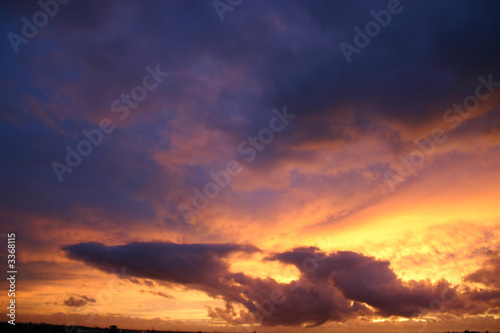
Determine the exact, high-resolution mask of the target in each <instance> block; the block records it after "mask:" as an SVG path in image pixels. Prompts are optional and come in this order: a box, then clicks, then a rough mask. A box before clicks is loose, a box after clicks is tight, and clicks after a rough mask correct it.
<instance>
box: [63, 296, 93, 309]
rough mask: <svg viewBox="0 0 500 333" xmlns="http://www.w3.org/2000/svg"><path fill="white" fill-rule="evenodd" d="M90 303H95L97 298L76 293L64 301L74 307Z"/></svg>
mask: <svg viewBox="0 0 500 333" xmlns="http://www.w3.org/2000/svg"><path fill="white" fill-rule="evenodd" d="M89 303H95V298H92V297H87V296H85V295H75V296H71V297H70V298H68V299H67V300H65V301H64V305H66V306H72V307H81V306H84V305H86V304H89Z"/></svg>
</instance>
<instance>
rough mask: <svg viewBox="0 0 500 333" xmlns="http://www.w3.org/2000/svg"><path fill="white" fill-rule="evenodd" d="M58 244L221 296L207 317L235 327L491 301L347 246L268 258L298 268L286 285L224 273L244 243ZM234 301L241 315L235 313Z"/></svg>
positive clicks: (469, 308)
mask: <svg viewBox="0 0 500 333" xmlns="http://www.w3.org/2000/svg"><path fill="white" fill-rule="evenodd" d="M63 249H64V251H65V252H66V253H67V255H68V257H69V258H72V259H74V260H79V261H82V262H85V263H86V264H88V265H91V266H94V267H97V268H99V269H101V270H104V271H106V272H112V271H120V270H121V269H122V268H125V270H126V272H127V275H128V276H129V277H130V278H134V277H138V278H146V279H153V280H156V281H158V282H160V283H161V282H162V281H163V282H171V283H176V284H180V285H183V286H185V287H188V288H194V289H197V290H201V291H204V292H206V293H207V294H208V295H210V296H212V297H216V298H223V299H224V300H225V301H226V303H227V304H226V308H224V309H222V308H209V315H210V316H211V317H213V318H222V319H224V320H226V321H228V322H231V323H239V324H242V323H262V324H263V325H269V326H273V325H285V326H299V325H304V324H305V325H310V326H311V325H312V326H315V325H321V324H323V323H325V322H327V321H346V320H349V319H350V318H356V317H358V316H364V317H366V316H374V315H378V316H382V317H391V316H401V317H407V318H410V317H415V316H418V315H419V314H424V313H427V312H433V311H443V310H446V311H447V312H449V313H452V314H464V313H469V314H479V313H482V312H484V311H486V310H487V309H488V308H489V307H491V306H495V305H494V302H495V301H494V297H496V296H497V293H496V292H491V291H490V292H485V291H481V290H474V291H473V290H469V291H467V290H466V291H465V292H462V293H459V292H458V291H457V287H455V286H451V285H450V284H449V283H448V282H447V281H445V280H440V281H437V282H435V283H432V282H430V281H429V280H421V281H415V280H410V281H403V280H401V279H400V278H398V277H397V276H396V274H395V273H394V271H393V270H392V269H391V268H390V263H389V262H388V261H386V260H378V259H375V258H373V257H369V256H365V255H363V254H360V253H355V252H345V251H339V252H334V253H330V254H326V253H324V252H322V251H320V250H319V249H317V248H314V247H309V248H296V249H294V250H292V251H287V252H283V253H277V254H273V255H272V256H270V257H267V258H266V260H267V261H279V262H281V263H283V264H291V265H295V266H296V267H297V268H298V269H299V271H300V277H299V279H297V280H296V281H292V282H290V283H280V282H278V281H276V280H274V279H272V278H271V277H268V278H266V279H261V278H254V277H251V276H249V275H247V274H245V273H243V272H239V273H238V272H231V271H229V265H228V263H227V262H226V261H225V259H226V258H227V257H228V256H229V255H231V254H232V253H237V252H243V253H249V254H250V253H253V252H256V251H258V250H257V249H256V248H255V247H252V246H249V245H245V246H242V245H235V244H174V243H158V242H157V243H131V244H127V245H121V246H105V245H102V244H99V243H80V244H75V245H69V246H66V247H64V248H63ZM160 296H164V295H160ZM164 297H165V296H164ZM234 303H240V304H242V305H243V306H244V307H245V308H246V309H247V313H236V311H235V309H234V306H233V304H234ZM368 306H370V307H368Z"/></svg>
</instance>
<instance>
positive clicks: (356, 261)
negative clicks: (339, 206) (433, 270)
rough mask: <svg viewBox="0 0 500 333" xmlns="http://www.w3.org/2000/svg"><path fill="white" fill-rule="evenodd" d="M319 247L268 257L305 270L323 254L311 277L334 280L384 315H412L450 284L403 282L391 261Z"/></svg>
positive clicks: (304, 271) (343, 291)
mask: <svg viewBox="0 0 500 333" xmlns="http://www.w3.org/2000/svg"><path fill="white" fill-rule="evenodd" d="M318 250H319V249H315V248H299V249H295V250H293V251H290V252H285V253H280V254H277V255H274V256H272V257H270V258H269V259H268V260H278V261H280V262H283V263H288V264H293V265H295V266H296V267H297V268H298V269H299V270H301V271H302V272H303V273H306V272H307V266H308V265H311V264H308V263H307V258H315V256H318V255H321V257H319V258H320V260H321V261H320V262H319V264H316V265H317V269H314V271H312V272H310V273H308V274H307V275H308V278H309V279H310V280H311V281H313V282H315V281H320V282H323V281H329V280H331V281H333V283H334V284H335V286H336V287H338V288H339V289H340V290H341V291H342V293H343V294H344V296H345V297H346V298H348V299H351V300H355V301H358V302H362V303H366V304H368V305H370V306H372V307H374V308H376V309H377V311H378V313H379V314H381V315H383V316H391V315H397V316H404V317H410V316H411V315H412V314H413V313H416V312H417V313H418V312H419V309H420V308H425V307H428V306H429V304H430V303H431V301H432V300H434V299H440V297H441V293H442V292H443V290H446V288H450V287H451V286H450V285H449V283H447V282H446V281H439V282H438V283H435V284H432V283H430V281H409V282H403V281H402V280H401V279H399V278H398V277H397V276H396V274H395V273H394V271H393V270H392V269H391V268H390V262H389V261H384V260H377V259H375V258H372V257H367V256H364V255H362V254H359V253H354V252H344V251H339V252H336V253H332V254H330V255H325V254H322V253H321V252H319V251H318ZM316 262H317V261H316Z"/></svg>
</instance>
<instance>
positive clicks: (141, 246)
mask: <svg viewBox="0 0 500 333" xmlns="http://www.w3.org/2000/svg"><path fill="white" fill-rule="evenodd" d="M63 249H64V250H65V251H66V252H67V253H68V256H69V257H70V258H72V259H75V260H80V261H84V262H86V263H87V264H90V265H93V266H95V267H98V268H99V269H102V270H104V271H107V272H111V271H112V270H121V269H122V268H123V267H125V268H126V271H127V275H131V276H136V277H141V278H148V279H156V280H163V281H167V282H173V283H179V284H183V285H198V286H207V287H217V286H218V279H219V277H220V276H221V275H222V276H224V275H225V274H226V272H227V269H228V264H227V263H226V262H224V261H223V260H222V259H223V258H225V257H227V256H228V255H229V254H231V253H235V252H245V253H253V252H256V251H258V249H257V248H255V247H253V246H250V245H235V244H214V245H211V244H174V243H160V242H156V243H130V244H127V245H120V246H106V245H102V244H99V243H80V244H75V245H69V246H65V247H64V248H63Z"/></svg>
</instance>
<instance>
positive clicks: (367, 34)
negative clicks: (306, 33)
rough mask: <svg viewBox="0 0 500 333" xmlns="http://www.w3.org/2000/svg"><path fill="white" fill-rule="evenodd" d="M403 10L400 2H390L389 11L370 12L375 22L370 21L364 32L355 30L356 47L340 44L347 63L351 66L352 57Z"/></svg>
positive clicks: (355, 28) (354, 41)
mask: <svg viewBox="0 0 500 333" xmlns="http://www.w3.org/2000/svg"><path fill="white" fill-rule="evenodd" d="M409 1H411V0H409ZM403 9H404V7H403V6H402V5H401V3H400V1H399V0H389V1H388V2H387V9H381V10H379V11H378V12H376V11H374V10H372V11H370V14H371V16H372V17H373V18H374V20H372V21H368V22H367V23H366V24H365V27H364V31H363V30H361V28H359V27H358V26H355V27H354V28H353V30H354V32H355V33H356V34H355V35H354V38H353V44H354V45H351V44H349V43H346V42H341V43H340V44H339V47H340V50H342V54H343V55H344V57H345V60H346V61H347V63H348V64H350V63H351V62H352V59H351V56H352V55H353V54H354V53H356V54H360V53H361V50H362V49H364V48H365V47H367V46H368V45H369V44H370V42H371V38H375V37H377V36H378V35H379V34H380V33H381V31H382V28H386V27H387V26H388V25H389V24H390V23H391V21H392V16H393V15H397V14H399V13H401V12H402V11H403Z"/></svg>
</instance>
